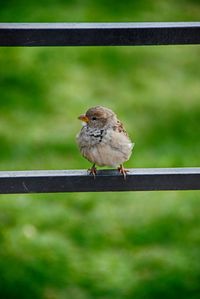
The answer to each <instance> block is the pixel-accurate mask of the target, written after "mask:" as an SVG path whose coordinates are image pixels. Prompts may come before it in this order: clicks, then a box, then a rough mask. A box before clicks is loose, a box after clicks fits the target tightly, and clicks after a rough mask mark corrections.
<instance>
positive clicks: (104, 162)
mask: <svg viewBox="0 0 200 299" xmlns="http://www.w3.org/2000/svg"><path fill="white" fill-rule="evenodd" d="M78 119H79V120H81V121H82V123H83V127H82V128H81V131H80V132H79V134H78V135H77V136H76V139H77V144H78V147H79V150H80V152H81V154H82V156H83V157H84V158H86V159H87V160H88V161H90V162H91V163H92V164H93V165H92V167H91V168H89V169H88V172H89V174H92V175H93V176H94V178H95V175H96V174H97V168H96V165H97V166H100V167H101V166H107V167H118V168H117V169H118V171H119V172H120V173H121V174H122V175H123V177H124V179H126V174H127V172H128V171H127V170H126V169H125V168H124V166H123V163H124V162H126V161H127V160H129V158H130V156H131V154H132V149H133V146H134V143H132V142H131V140H130V138H129V136H128V133H127V132H126V130H125V128H124V126H123V124H122V122H121V121H120V120H119V119H118V118H117V115H116V114H115V113H114V112H113V111H112V110H111V109H109V108H106V107H103V106H95V107H91V108H89V109H88V110H87V111H86V113H85V114H81V115H80V116H79V117H78Z"/></svg>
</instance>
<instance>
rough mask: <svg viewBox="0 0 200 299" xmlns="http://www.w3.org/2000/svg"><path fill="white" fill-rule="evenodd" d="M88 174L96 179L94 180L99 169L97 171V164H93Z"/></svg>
mask: <svg viewBox="0 0 200 299" xmlns="http://www.w3.org/2000/svg"><path fill="white" fill-rule="evenodd" d="M88 173H89V174H92V175H93V177H94V179H95V176H96V174H97V169H96V167H95V164H93V165H92V167H91V168H89V169H88Z"/></svg>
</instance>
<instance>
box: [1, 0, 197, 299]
mask: <svg viewBox="0 0 200 299" xmlns="http://www.w3.org/2000/svg"><path fill="white" fill-rule="evenodd" d="M199 13H200V1H197V0H193V1H180V0H176V1H172V0H170V1H159V2H155V1H145V0H142V1H140V2H136V1H126V3H123V2H120V1H103V0H102V1H100V0H98V1H95V3H94V2H93V1H89V0H87V1H84V3H83V2H81V1H64V0H62V1H61V0H59V1H55V0H51V1H45V0H41V1H29V3H28V4H27V3H26V2H25V1H23V0H19V1H15V0H12V1H1V10H0V21H1V22H11V21H12V22H62V21H64V22H70V21H72V22H75V21H198V18H199ZM199 54H200V50H199V46H165V47H164V46H163V47H114V48H111V47H108V48H104V47H98V48H95V47H91V48H88V47H84V48H75V47H74V48H73V47H71V48H56V47H52V48H43V47H41V48H0V65H1V68H0V95H1V100H0V145H1V146H0V169H1V170H14V169H17V170H23V169H70V168H88V166H89V164H88V162H87V161H86V160H84V159H83V158H82V157H81V156H80V154H79V152H78V149H77V146H76V143H75V135H76V134H77V132H78V131H79V130H80V123H79V121H78V120H77V116H78V115H79V114H80V113H83V112H84V111H86V109H87V108H88V107H90V106H92V105H96V104H102V105H105V106H108V107H110V108H112V109H113V110H114V111H115V112H116V113H117V114H118V115H119V117H120V119H121V120H122V121H123V122H124V123H125V125H126V128H127V130H128V132H129V134H130V136H131V137H132V139H133V140H134V141H135V143H136V146H135V151H134V154H133V156H132V157H131V159H130V160H129V162H128V163H127V165H126V166H127V167H182V166H199V158H200V157H199V148H200V138H199V136H200V125H199V120H200V101H199V95H200V84H199V77H200V68H199ZM199 212H200V208H199V193H198V192H147V193H144V192H141V193H139V192H138V193H137V192H135V193H106V194H102V193H89V194H87V193H86V194H84V193H80V194H56V195H55V194H48V195H12V196H10V195H4V196H1V199H0V297H1V298H6V299H7V298H8V299H11V298H12V299H13V298H22V299H23V298H27V294H28V297H29V298H34V299H35V298H38V299H40V298H44V299H63V298H72V299H73V298H75V299H79V298H80V299H85V298H101V299H110V298H133V297H134V298H141V299H143V298H157V297H161V296H162V297H163V298H167V299H168V298H170V299H171V298H177V297H178V296H179V297H181V298H192V299H193V298H194V299H197V298H199V294H200V287H199V280H200V263H199V258H200V254H199V246H200V237H199V236H200V221H199Z"/></svg>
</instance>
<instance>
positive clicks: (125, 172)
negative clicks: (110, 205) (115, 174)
mask: <svg viewBox="0 0 200 299" xmlns="http://www.w3.org/2000/svg"><path fill="white" fill-rule="evenodd" d="M117 170H118V171H119V173H121V174H122V175H123V177H124V180H126V174H127V172H128V170H127V169H125V168H124V166H123V164H120V166H119V167H118V168H117Z"/></svg>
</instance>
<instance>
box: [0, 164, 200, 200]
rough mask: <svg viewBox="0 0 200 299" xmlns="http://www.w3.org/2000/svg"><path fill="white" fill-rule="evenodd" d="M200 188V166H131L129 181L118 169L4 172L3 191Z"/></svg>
mask: <svg viewBox="0 0 200 299" xmlns="http://www.w3.org/2000/svg"><path fill="white" fill-rule="evenodd" d="M151 190H200V168H164V169H163V168H153V169H152V168H146V169H142V168H136V169H129V172H128V174H127V178H126V180H124V178H123V176H122V175H120V174H119V173H118V172H117V171H116V170H99V171H98V173H97V175H96V178H95V179H94V178H93V176H91V175H89V174H87V171H85V170H57V171H54V170H51V171H0V193H1V194H11V193H52V192H91V191H92V192H98V191H101V192H103V191H151Z"/></svg>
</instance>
